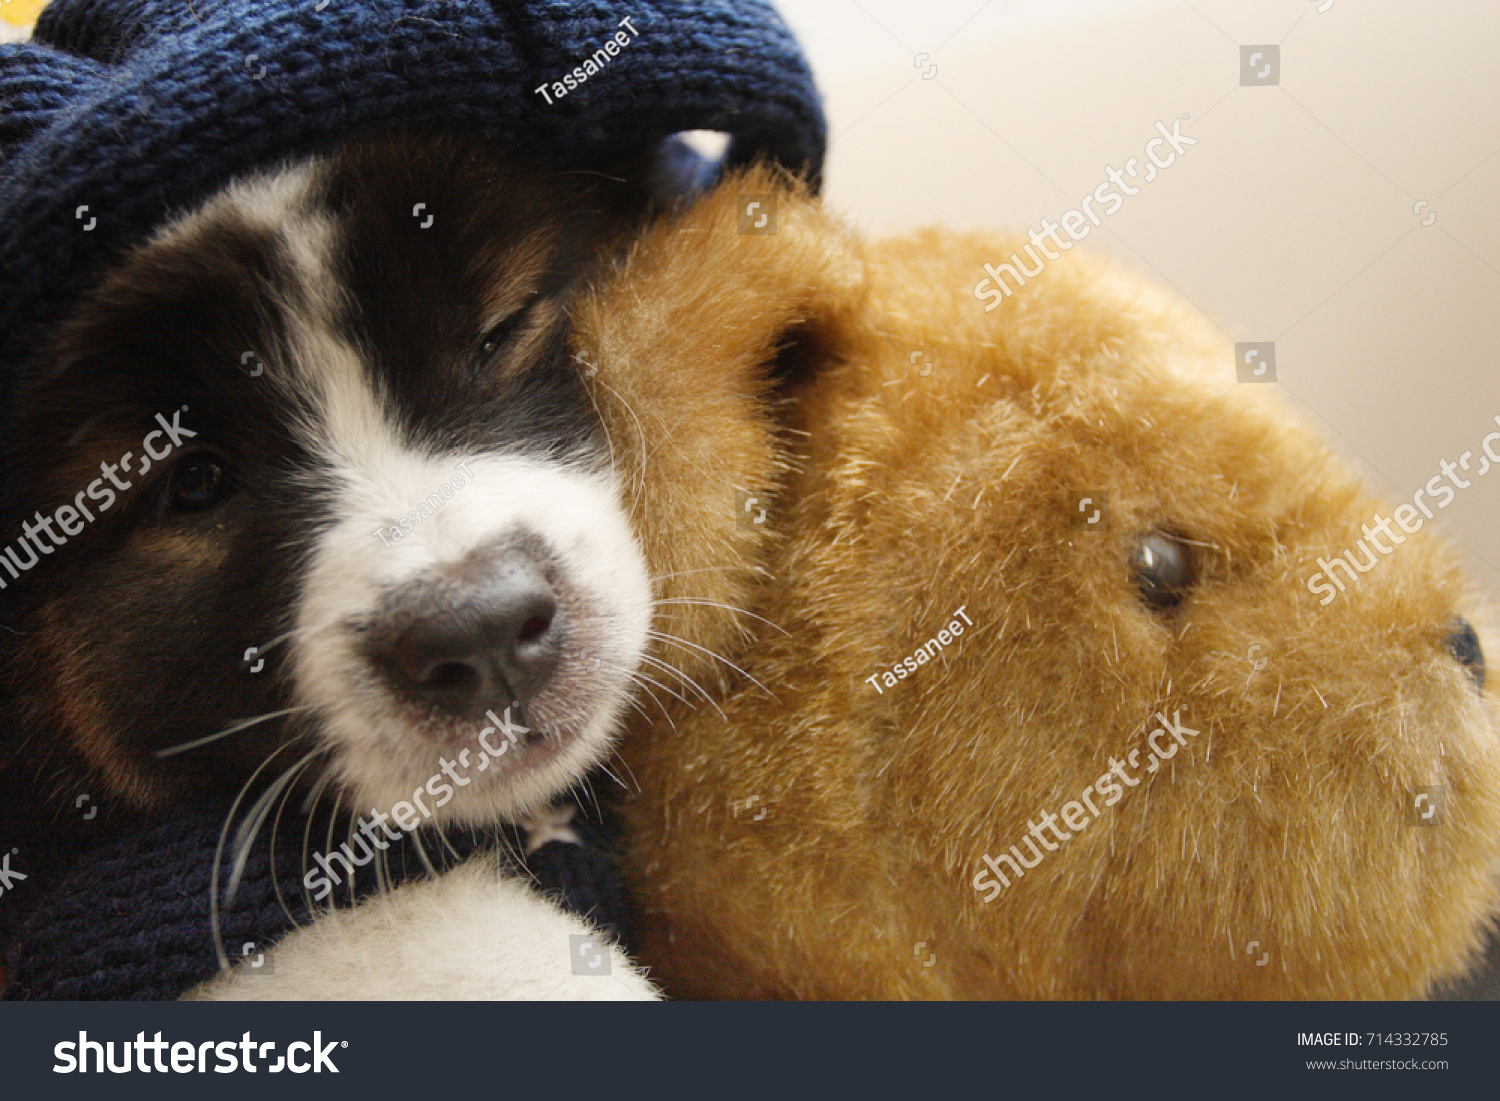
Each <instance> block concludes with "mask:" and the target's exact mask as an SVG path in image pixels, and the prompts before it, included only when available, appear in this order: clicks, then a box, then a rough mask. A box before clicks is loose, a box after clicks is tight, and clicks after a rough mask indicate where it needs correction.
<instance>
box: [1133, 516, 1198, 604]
mask: <svg viewBox="0 0 1500 1101" xmlns="http://www.w3.org/2000/svg"><path fill="white" fill-rule="evenodd" d="M1130 570H1131V572H1132V573H1133V574H1135V583H1136V586H1137V588H1139V589H1140V593H1141V599H1142V600H1144V601H1145V602H1146V604H1147V605H1148V606H1149V607H1151V608H1152V609H1154V610H1157V611H1164V610H1166V609H1168V608H1175V607H1176V606H1177V605H1178V603H1179V602H1181V600H1182V597H1183V595H1184V594H1185V593H1186V592H1187V589H1188V587H1189V586H1191V585H1192V583H1193V553H1192V548H1191V547H1189V546H1188V545H1187V544H1186V543H1184V542H1183V541H1182V540H1180V539H1175V538H1173V537H1172V536H1170V535H1166V534H1164V533H1163V532H1159V531H1151V532H1147V533H1146V534H1145V535H1142V536H1140V537H1139V538H1138V539H1137V540H1136V541H1135V549H1134V550H1132V551H1131V553H1130Z"/></svg>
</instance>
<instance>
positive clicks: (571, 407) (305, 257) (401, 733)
mask: <svg viewBox="0 0 1500 1101" xmlns="http://www.w3.org/2000/svg"><path fill="white" fill-rule="evenodd" d="M648 170H649V166H648V164H647V162H646V161H645V159H644V158H642V159H633V160H630V161H629V163H627V164H626V165H625V166H624V167H623V168H622V170H621V173H620V174H618V175H612V174H611V173H592V172H577V171H562V170H557V171H544V170H539V169H537V168H536V167H534V166H529V165H527V166H522V165H518V164H516V163H515V162H514V161H511V160H507V159H506V158H504V157H502V156H500V155H498V154H497V153H495V152H494V151H492V150H491V149H490V148H489V147H488V146H487V145H486V144H484V143H483V142H482V141H481V140H479V139H478V138H465V137H449V138H441V139H439V138H415V137H410V136H398V137H386V138H379V139H370V140H365V141H361V142H356V143H352V144H349V145H346V146H344V147H342V148H340V149H337V150H335V151H333V152H332V153H330V154H328V155H325V156H320V157H314V158H311V159H308V160H305V161H302V162H300V163H293V164H287V165H283V166H280V167H277V168H275V169H273V170H269V171H266V172H263V173H261V174H258V175H255V176H253V177H250V178H246V179H241V180H239V181H237V182H235V183H234V184H233V185H231V186H229V187H228V188H226V189H224V190H223V191H222V192H221V193H219V194H217V195H215V196H214V197H212V198H211V199H210V200H208V201H207V202H205V203H204V204H203V205H202V206H201V207H199V208H198V209H196V210H193V211H191V212H188V213H186V214H184V215H182V216H181V217H179V218H177V219H175V220H174V221H172V222H171V223H170V224H168V225H166V226H164V227H163V228H162V229H161V230H160V231H159V232H158V233H156V234H155V236H154V237H153V238H152V239H151V240H149V241H148V242H146V243H144V244H142V245H141V246H139V247H138V248H136V249H135V250H134V251H132V252H131V253H130V254H129V255H128V256H127V257H125V258H124V259H123V260H122V261H120V262H119V264H118V265H117V266H116V267H115V268H114V269H113V270H111V271H109V272H108V273H107V274H106V275H105V276H104V277H103V278H102V279H101V280H100V281H99V283H98V284H97V286H96V287H95V289H94V290H93V291H92V292H91V293H90V294H88V295H87V297H86V298H85V300H84V301H83V302H82V303H81V305H80V306H79V307H78V309H77V310H76V312H75V313H74V314H73V316H72V317H71V318H70V319H69V320H68V322H67V324H66V326H65V327H64V329H63V330H62V332H61V335H60V337H59V338H58V340H57V342H56V345H55V346H54V347H52V348H51V349H49V350H47V352H46V354H45V355H44V356H42V357H41V359H40V367H39V369H38V370H37V371H36V372H35V375H34V377H33V378H31V379H30V380H29V381H28V383H27V384H26V385H25V387H24V389H23V390H22V391H21V393H20V394H19V395H18V403H19V409H18V416H17V419H16V421H15V424H14V427H13V430H12V432H11V434H10V436H9V438H8V439H7V440H6V449H5V450H6V461H7V462H8V463H9V464H10V465H9V467H8V469H9V470H10V471H11V479H10V482H9V490H8V493H9V496H8V498H7V500H6V501H5V502H4V511H3V517H4V520H3V526H0V530H3V531H4V532H5V533H6V538H7V542H6V544H5V547H4V551H3V556H0V585H3V587H4V589H5V590H6V592H5V598H6V599H8V601H9V603H10V608H11V619H10V624H11V625H12V632H11V633H8V634H7V635H6V642H7V653H6V655H5V667H6V677H7V680H8V682H9V685H10V690H11V692H12V696H13V698H14V700H15V703H16V707H17V713H18V714H19V716H20V722H19V724H18V726H19V729H21V730H23V731H24V732H25V738H24V741H22V740H21V739H19V738H14V737H13V738H11V739H10V744H9V745H8V746H7V747H6V748H7V750H8V754H7V757H8V759H7V762H6V766H5V767H6V771H7V772H8V773H9V774H10V775H9V781H8V782H9V784H10V786H12V787H16V786H22V787H25V788H27V789H28V790H29V791H31V792H33V793H39V794H40V796H42V797H43V798H44V799H45V798H47V797H50V798H51V799H52V800H53V801H54V802H59V801H61V800H71V799H72V797H73V793H75V792H77V791H93V792H96V793H97V792H99V791H101V790H103V791H106V792H108V793H109V795H110V798H111V802H112V803H113V804H114V805H115V806H116V807H117V808H123V809H124V810H126V811H161V810H163V809H165V808H170V807H171V806H173V805H176V804H180V803H182V802H183V801H185V800H191V799H195V798H198V797H200V796H201V795H203V794H204V793H211V792H219V793H221V794H223V795H233V794H234V793H236V792H239V791H244V792H246V793H248V794H250V795H256V794H259V795H260V802H259V803H257V804H256V806H257V807H258V808H261V809H263V808H264V807H266V806H268V805H270V803H269V800H270V799H271V797H273V796H275V795H278V794H285V793H287V792H288V791H297V792H301V793H304V794H305V793H307V792H313V793H325V794H326V797H328V798H330V799H337V800H338V801H339V803H340V804H341V805H342V806H343V807H345V808H353V809H354V810H355V811H357V812H359V813H360V814H361V815H362V816H364V818H366V819H369V820H371V821H372V822H373V821H378V822H379V823H380V825H381V829H383V830H384V831H386V833H387V834H388V835H391V836H398V835H399V830H408V829H411V828H414V827H415V826H418V825H423V824H431V825H435V826H438V827H443V826H449V825H478V826H483V825H488V824H492V823H496V822H501V821H515V820H517V819H519V818H521V817H523V816H525V815H527V814H528V813H530V812H533V811H536V810H537V809H539V808H541V807H542V806H543V805H544V804H545V803H546V802H547V801H548V800H549V799H551V798H553V797H554V796H555V795H557V794H558V793H559V792H561V791H562V790H564V789H565V788H567V787H569V786H570V785H571V784H573V783H574V782H576V781H577V779H578V778H579V777H580V776H581V775H582V774H583V773H584V772H585V771H587V770H588V769H589V768H590V767H591V766H593V765H595V764H596V763H598V762H600V761H601V760H603V759H604V758H605V757H606V755H607V754H608V752H609V749H610V746H611V741H612V738H613V737H614V735H615V733H616V730H617V727H618V725H619V723H620V720H621V716H622V714H623V712H624V710H625V708H626V706H627V703H628V702H629V701H630V698H631V692H632V690H633V682H634V681H635V680H636V679H637V678H638V677H640V675H641V673H640V669H641V668H642V665H643V663H649V662H653V661H655V662H658V663H660V662H661V661H662V659H661V658H657V657H653V656H652V654H651V650H652V640H651V638H650V631H651V624H652V619H653V612H654V599H653V575H657V574H661V573H664V572H669V571H670V570H671V569H672V568H673V567H675V565H676V564H677V562H678V558H677V557H676V556H675V555H672V554H663V553H662V547H661V546H660V545H659V544H656V543H652V542H651V541H649V540H645V539H643V538H642V537H641V536H640V534H639V529H638V526H637V525H638V522H639V519H640V518H639V517H638V516H634V515H633V514H632V504H633V495H638V494H639V492H640V489H641V479H645V480H647V481H649V480H651V479H652V478H654V474H653V472H652V470H651V468H650V466H649V464H648V465H647V466H646V467H645V468H643V469H642V470H639V471H637V470H636V469H635V468H633V467H628V466H622V457H621V456H620V455H617V454H615V453H613V451H612V447H613V442H612V441H614V440H617V439H619V438H620V437H621V436H622V435H628V434H629V433H631V432H634V431H635V426H634V423H633V422H632V421H631V419H630V417H631V415H630V414H628V413H626V412H625V411H624V410H623V409H619V408H617V407H613V406H612V407H611V409H610V412H609V413H608V415H606V413H605V412H604V411H602V410H601V408H600V406H599V404H598V402H597V401H596V396H597V394H598V393H602V392H606V391H607V390H608V388H609V386H610V379H609V377H608V374H607V372H606V373H604V374H601V373H600V372H599V371H598V369H596V368H594V367H592V366H588V365H583V364H581V363H580V362H578V361H577V360H576V359H575V356H574V353H573V351H572V349H571V347H570V345H569V333H570V323H569V301H570V296H571V295H572V294H573V293H574V291H575V289H576V287H577V286H578V285H579V284H580V282H581V281H583V280H585V279H586V278H587V277H588V276H589V274H590V273H591V272H592V271H593V270H594V268H595V265H596V264H598V262H599V261H600V260H602V259H604V258H606V257H607V256H608V255H609V254H610V252H611V250H612V249H613V248H615V247H616V246H617V244H618V243H619V242H620V241H621V240H622V239H623V237H624V235H626V234H627V233H629V232H630V231H631V230H632V228H633V227H634V226H635V225H636V224H637V223H638V222H639V220H640V219H641V218H642V217H643V216H644V215H645V213H646V210H647V204H648V200H649V189H648V188H647V187H645V186H644V185H643V184H642V183H641V180H642V179H643V178H644V177H645V176H646V174H647V173H648ZM625 177H628V178H629V180H630V182H628V183H627V182H625ZM673 400H674V401H675V400H676V399H675V398H674V399H673ZM635 412H636V414H637V415H639V414H642V413H644V414H645V415H646V416H648V417H649V416H650V415H651V411H650V410H636V411H635ZM711 432H712V425H711V424H709V425H705V427H704V433H705V435H704V442H705V444H707V441H708V440H709V439H710V438H711V437H710V436H709V435H708V433H711ZM632 461H633V460H632ZM689 492H693V491H692V490H689ZM696 492H700V493H702V492H708V490H707V489H706V488H704V489H699V490H697V491H696ZM715 503H717V497H715ZM251 659H253V660H251ZM96 799H97V796H96ZM366 808H368V810H367V809H366ZM388 820H389V821H388ZM390 822H394V823H395V826H392V825H390ZM396 827H399V830H398V829H397V828H396ZM378 836H379V834H378V833H373V832H369V831H366V832H365V833H364V837H365V838H366V839H367V840H366V841H360V842H359V843H360V844H365V845H366V846H367V848H366V851H369V849H368V845H369V844H373V843H374V842H375V840H376V838H377V837H378ZM356 840H357V835H355V834H353V833H351V841H356ZM304 858H305V857H304ZM314 873H315V869H312V868H310V869H309V872H308V878H307V880H305V882H306V885H307V886H308V887H309V889H310V890H318V889H319V888H320V887H321V886H322V885H321V884H320V883H319V882H318V880H317V877H316V875H315V874H314ZM316 897H317V898H319V899H321V898H322V897H323V894H322V893H320V894H318V895H317V896H316ZM588 931H589V929H588V926H587V925H586V924H585V923H583V922H581V921H579V920H578V919H576V918H573V917H570V916H567V915H565V914H564V913H563V912H562V911H561V910H559V909H557V908H556V907H554V906H553V905H552V904H551V903H549V902H547V901H545V900H543V899H542V898H541V897H539V896H538V895H536V894H535V893H533V892H531V891H530V890H528V889H526V888H524V887H523V886H522V885H520V884H518V883H513V882H511V883H507V882H503V881H502V880H501V878H500V877H499V875H498V873H497V872H496V871H495V869H494V868H491V867H488V866H481V865H480V864H479V863H474V862H471V864H470V865H468V866H465V867H464V868H462V869H460V870H459V871H457V872H454V873H450V874H448V875H445V876H441V877H439V878H437V879H434V880H429V881H426V882H422V883H418V884H413V885H410V886H405V887H401V888H399V889H397V890H396V891H394V892H393V893H391V894H390V895H389V896H387V897H385V898H384V899H381V900H378V901H375V902H371V903H369V904H367V905H364V906H361V907H358V908H356V909H354V910H352V911H348V912H339V913H336V914H330V915H328V917H327V918H326V919H324V920H320V921H319V922H316V923H314V925H313V926H312V927H310V928H305V929H303V930H301V931H299V932H297V933H294V934H292V935H291V936H290V937H288V938H287V939H286V940H285V941H284V942H283V943H281V944H280V945H278V946H277V947H276V948H275V950H274V951H273V958H274V959H275V961H276V966H275V967H274V968H268V969H265V970H263V971H260V972H249V971H248V970H241V971H236V972H233V973H231V974H228V975H225V976H222V977H221V978H220V979H219V980H216V981H215V982H214V983H212V984H210V986H209V987H208V988H207V989H205V990H203V991H201V992H200V993H201V994H202V995H203V996H210V997H228V998H232V997H277V998H305V997H361V996H363V997H423V996H429V995H431V996H440V997H445V998H450V997H500V996H510V997H548V996H563V997H603V996H615V997H649V996H651V995H652V993H653V988H652V987H651V985H650V983H649V982H648V981H647V980H646V979H645V977H644V976H643V975H642V973H641V972H639V971H637V970H636V969H634V968H633V967H631V966H630V965H629V963H628V962H627V961H626V960H625V959H624V958H623V957H621V956H620V955H619V953H618V950H616V952H615V959H614V961H613V968H612V971H613V978H614V980H615V981H614V982H613V983H602V984H601V983H600V982H599V981H598V980H597V979H594V978H590V979H588V980H587V981H583V982H579V981H577V980H575V979H574V978H573V977H572V975H571V968H570V965H569V954H568V953H569V949H568V939H567V935H568V934H570V933H584V932H588ZM497 933H503V936H497Z"/></svg>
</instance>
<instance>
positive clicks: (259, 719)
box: [154, 704, 313, 757]
mask: <svg viewBox="0 0 1500 1101" xmlns="http://www.w3.org/2000/svg"><path fill="white" fill-rule="evenodd" d="M312 708H313V705H312V704H303V705H302V706H300V707H288V708H286V709H285V710H283V711H271V712H268V713H267V714H264V715H257V716H256V717H255V718H253V719H242V720H240V721H239V722H234V723H230V724H229V725H228V726H226V727H225V728H224V729H223V730H221V731H219V732H218V733H217V734H210V735H208V736H207V737H205V738H198V739H196V740H195V741H191V742H184V743H183V744H182V745H174V746H171V747H169V748H167V749H158V750H157V751H156V753H155V754H154V755H155V756H157V757H175V756H176V755H177V754H179V753H186V752H187V751H188V750H190V749H197V748H198V747H199V746H205V745H209V744H210V743H212V742H217V741H218V740H219V739H220V738H227V737H229V736H230V735H231V734H238V733H239V732H240V731H242V730H249V729H250V728H251V727H252V726H259V725H260V724H261V723H264V722H270V721H271V720H272V719H280V718H283V717H284V716H287V715H295V714H297V713H298V712H301V711H311V710H312Z"/></svg>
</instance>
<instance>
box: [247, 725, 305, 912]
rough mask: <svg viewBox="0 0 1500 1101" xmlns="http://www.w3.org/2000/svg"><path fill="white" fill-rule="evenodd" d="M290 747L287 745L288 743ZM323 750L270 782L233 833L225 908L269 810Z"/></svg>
mask: <svg viewBox="0 0 1500 1101" xmlns="http://www.w3.org/2000/svg"><path fill="white" fill-rule="evenodd" d="M288 744H290V743H288ZM321 752H322V750H320V749H314V750H313V751H312V752H310V753H308V754H307V755H306V756H304V757H302V758H301V759H300V760H299V761H297V762H296V763H295V764H294V765H292V767H290V768H288V769H286V770H285V771H284V772H282V774H281V775H280V776H278V777H277V778H276V779H275V780H273V781H271V783H270V785H269V786H268V787H267V788H266V790H265V791H263V792H261V794H260V796H259V797H258V798H257V799H256V800H255V802H254V803H253V804H251V806H250V810H249V812H248V813H247V814H246V815H245V819H244V821H242V822H241V823H240V828H239V830H238V831H237V832H236V833H235V838H234V847H233V849H232V854H233V862H232V863H231V865H230V871H229V886H228V888H227V889H226V890H225V892H224V905H226V906H233V905H234V900H235V898H236V897H237V896H238V895H239V890H240V880H241V878H242V877H243V876H244V874H245V863H246V861H248V860H249V859H250V850H251V849H252V848H253V847H254V844H255V838H256V837H257V835H259V833H260V830H261V827H262V826H264V825H265V823H266V819H267V818H269V817H270V816H271V811H272V809H273V807H274V806H275V804H276V801H277V800H278V799H279V798H280V797H281V796H282V794H283V793H284V792H285V791H286V790H287V788H288V787H290V785H291V784H292V783H293V782H294V781H295V780H296V779H297V774H298V772H299V771H300V770H301V768H302V766H303V765H305V764H307V763H308V762H309V761H311V760H312V759H313V758H314V757H316V756H317V755H318V754H319V753H321ZM275 878H276V876H275V868H274V866H273V868H272V874H271V879H272V881H273V882H274V881H275Z"/></svg>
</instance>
